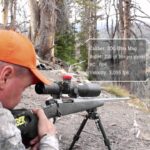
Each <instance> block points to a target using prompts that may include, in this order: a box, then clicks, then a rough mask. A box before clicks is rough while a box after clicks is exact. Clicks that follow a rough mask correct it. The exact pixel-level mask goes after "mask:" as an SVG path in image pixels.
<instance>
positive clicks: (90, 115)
mask: <svg viewBox="0 0 150 150" xmlns="http://www.w3.org/2000/svg"><path fill="white" fill-rule="evenodd" d="M87 113H88V114H87V115H86V117H85V118H84V119H83V121H82V123H81V125H80V127H79V129H78V131H77V133H76V134H75V135H74V137H73V141H72V143H71V145H70V148H69V150H72V148H73V146H74V144H75V143H76V142H77V141H78V140H79V138H80V134H81V132H82V130H83V128H84V126H85V124H86V122H87V120H88V119H93V120H94V121H95V124H96V127H97V129H98V131H101V133H102V135H103V138H104V143H105V145H106V146H107V147H108V150H111V147H110V142H109V139H108V138H107V136H106V133H105V130H104V128H103V125H102V123H101V120H100V117H99V115H98V113H97V109H96V108H95V109H91V110H87Z"/></svg>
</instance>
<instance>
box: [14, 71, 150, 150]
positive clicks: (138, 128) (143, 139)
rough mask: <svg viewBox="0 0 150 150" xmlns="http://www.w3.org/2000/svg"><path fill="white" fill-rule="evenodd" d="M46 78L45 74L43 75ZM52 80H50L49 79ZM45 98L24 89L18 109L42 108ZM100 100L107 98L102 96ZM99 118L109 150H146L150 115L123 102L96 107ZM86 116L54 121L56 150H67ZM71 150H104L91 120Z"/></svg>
mask: <svg viewBox="0 0 150 150" xmlns="http://www.w3.org/2000/svg"><path fill="white" fill-rule="evenodd" d="M44 73H45V74H46V75H47V77H48V78H50V75H49V72H48V71H45V72H44ZM51 78H53V77H51ZM48 97H49V95H37V94H36V93H35V91H34V87H33V86H32V87H30V88H28V89H27V90H26V91H25V92H24V94H23V98H22V103H21V104H19V105H18V106H17V107H18V108H20V107H21V108H22V107H25V108H35V107H43V106H44V105H45V103H44V102H45V100H46V99H47V98H48ZM100 97H111V95H110V94H108V93H106V92H102V94H101V95H100ZM97 112H98V114H99V116H100V118H101V121H102V123H103V126H104V129H105V131H106V134H107V136H108V138H109V140H110V143H111V148H112V150H150V114H149V113H147V112H143V111H140V110H138V109H136V108H133V107H130V106H129V105H128V103H127V102H113V103H112V102H109V103H106V104H105V105H104V106H102V107H99V108H98V109H97ZM85 115H86V112H80V113H77V114H72V115H67V116H63V117H61V118H58V119H57V121H56V123H55V125H56V128H57V131H58V135H57V136H58V139H59V143H60V150H68V148H69V146H70V144H71V142H72V139H73V136H74V134H75V133H76V132H77V130H78V128H79V126H80V124H81V122H82V120H83V119H84V118H85ZM73 149H74V150H107V147H106V146H105V144H104V141H103V137H102V134H101V132H100V131H98V130H97V128H96V125H95V122H94V120H88V122H87V124H86V125H85V128H84V130H83V132H82V133H81V136H80V138H79V140H78V142H76V144H75V146H74V148H73Z"/></svg>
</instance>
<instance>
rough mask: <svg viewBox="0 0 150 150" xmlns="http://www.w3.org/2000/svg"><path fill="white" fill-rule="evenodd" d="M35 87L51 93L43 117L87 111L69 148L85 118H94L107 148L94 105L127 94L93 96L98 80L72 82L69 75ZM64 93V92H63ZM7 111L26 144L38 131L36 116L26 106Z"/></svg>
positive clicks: (40, 92)
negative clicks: (82, 82)
mask: <svg viewBox="0 0 150 150" xmlns="http://www.w3.org/2000/svg"><path fill="white" fill-rule="evenodd" d="M35 91H36V92H37V93H38V94H51V96H52V99H49V100H47V101H46V107H44V108H43V110H44V113H45V114H46V116H47V118H56V117H61V116H64V115H69V114H73V113H77V112H82V111H87V112H88V115H87V116H86V119H84V120H83V122H82V124H81V126H80V128H79V130H78V132H77V134H76V135H75V137H74V139H73V142H72V144H71V146H70V148H69V150H71V149H72V148H73V146H74V144H75V142H76V141H77V140H78V139H79V135H80V134H81V132H82V129H83V127H84V125H85V124H86V121H87V120H88V119H89V118H92V119H94V120H95V119H98V121H96V122H98V125H97V126H98V127H99V129H100V130H101V132H102V134H103V137H104V142H105V145H106V146H108V149H109V150H110V143H109V140H108V139H107V137H106V134H105V131H104V128H103V126H102V124H101V122H100V118H99V117H98V115H97V112H96V108H97V107H101V106H103V105H104V103H105V102H106V101H117V100H127V99H129V98H97V96H99V95H100V93H101V90H100V86H99V85H98V84H92V83H88V84H78V85H77V84H72V83H71V78H70V77H69V76H64V78H63V81H60V82H54V83H53V84H52V85H51V86H47V85H44V84H43V83H38V84H36V86H35ZM64 94H67V95H68V96H67V97H66V96H63V95H64ZM11 112H12V114H13V116H14V118H15V120H16V125H17V127H18V128H19V129H20V130H21V136H22V142H23V144H24V145H25V147H26V148H28V147H29V146H30V144H29V142H30V141H31V140H32V139H33V138H35V137H36V136H37V135H38V133H37V124H38V118H37V116H36V115H35V114H33V113H32V111H31V110H27V109H15V110H11ZM96 122H95V123H96Z"/></svg>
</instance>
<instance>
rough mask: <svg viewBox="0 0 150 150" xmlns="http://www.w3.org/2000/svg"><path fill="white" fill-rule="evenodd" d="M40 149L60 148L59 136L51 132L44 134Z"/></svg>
mask: <svg viewBox="0 0 150 150" xmlns="http://www.w3.org/2000/svg"><path fill="white" fill-rule="evenodd" d="M40 150H59V145H58V140H57V138H56V137H55V136H54V135H49V134H46V135H45V136H43V138H42V139H41V141H40Z"/></svg>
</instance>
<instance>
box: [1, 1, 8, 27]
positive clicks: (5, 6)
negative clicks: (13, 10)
mask: <svg viewBox="0 0 150 150" xmlns="http://www.w3.org/2000/svg"><path fill="white" fill-rule="evenodd" d="M8 10H9V0H4V1H3V10H2V14H3V15H2V16H3V17H2V23H3V24H4V26H5V27H6V26H7V24H8Z"/></svg>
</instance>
